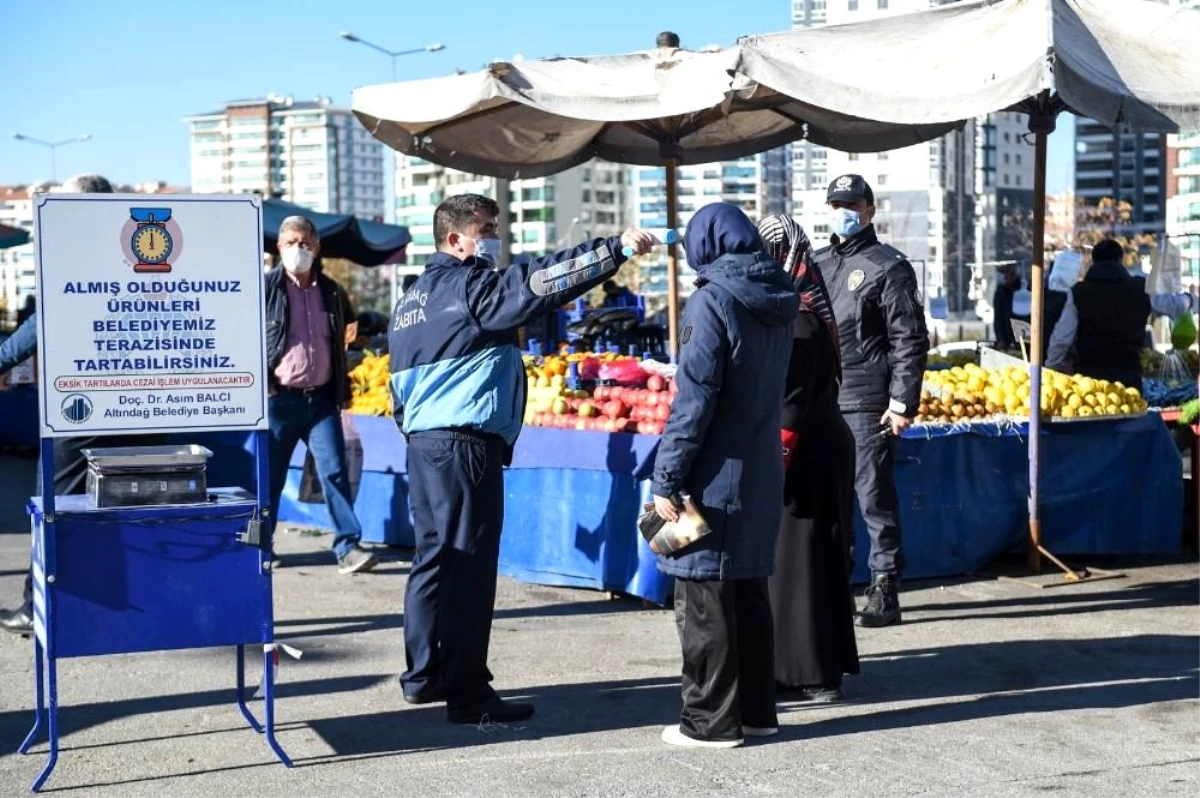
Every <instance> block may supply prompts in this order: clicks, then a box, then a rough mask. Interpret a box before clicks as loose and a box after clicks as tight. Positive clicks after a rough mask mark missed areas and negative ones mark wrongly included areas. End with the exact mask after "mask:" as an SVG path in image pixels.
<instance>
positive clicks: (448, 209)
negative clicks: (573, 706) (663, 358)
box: [389, 194, 654, 724]
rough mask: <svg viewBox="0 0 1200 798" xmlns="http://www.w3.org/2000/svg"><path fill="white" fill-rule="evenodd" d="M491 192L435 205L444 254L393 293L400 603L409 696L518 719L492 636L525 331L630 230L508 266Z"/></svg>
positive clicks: (633, 236)
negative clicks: (404, 582)
mask: <svg viewBox="0 0 1200 798" xmlns="http://www.w3.org/2000/svg"><path fill="white" fill-rule="evenodd" d="M499 212H500V209H499V207H498V206H497V204H496V203H495V201H493V200H491V199H489V198H487V197H483V196H480V195H477V194H466V195H462V196H457V197H450V198H449V199H447V200H446V201H445V202H443V203H442V204H441V205H439V206H438V208H437V211H436V212H435V213H434V219H433V225H434V237H435V240H436V241H437V247H438V251H437V253H436V254H434V255H433V257H431V258H430V259H429V263H428V264H427V265H426V267H425V271H424V273H423V274H422V275H421V276H420V278H419V279H418V280H417V282H416V283H415V284H414V285H413V286H412V287H411V288H410V289H409V290H408V292H407V293H406V294H405V295H404V296H403V297H402V298H401V299H400V301H399V302H397V303H396V308H395V310H394V311H393V313H392V324H391V333H390V335H389V348H390V352H391V371H392V377H391V386H392V396H393V400H394V402H393V404H394V415H395V419H396V423H397V424H398V425H399V426H400V429H401V431H402V432H403V433H404V435H405V437H406V439H407V441H408V486H409V504H410V506H411V508H412V513H413V524H414V530H415V534H416V554H415V555H414V557H413V562H412V568H411V570H410V571H409V577H408V588H407V592H406V594H405V603H404V643H405V657H406V660H407V666H408V670H407V671H405V672H404V673H403V674H402V675H401V676H400V683H401V686H402V687H403V688H404V697H405V699H406V700H407V701H408V702H409V703H413V704H426V703H431V702H437V701H445V702H446V704H447V712H448V716H449V720H450V722H451V723H475V724H477V723H480V722H482V721H484V720H489V721H494V722H514V721H519V720H524V719H526V718H528V717H530V716H532V715H533V706H532V705H530V704H519V703H515V702H511V701H505V700H502V699H501V698H500V697H499V696H498V695H497V694H496V693H495V691H493V690H492V688H491V686H490V685H489V684H488V683H489V682H490V681H491V679H492V674H491V673H490V672H489V671H488V668H487V652H488V640H489V638H490V635H491V627H492V610H493V605H494V603H495V598H496V566H497V560H498V559H499V554H500V530H501V524H502V522H503V518H504V476H503V471H502V468H503V466H505V465H507V464H508V463H509V462H510V461H511V457H512V448H513V444H514V443H515V442H516V439H517V435H518V433H519V432H520V431H521V420H522V417H523V415H524V411H525V385H526V383H525V369H524V364H523V362H522V360H521V352H520V350H519V349H518V346H517V328H518V327H521V326H522V325H524V324H526V323H528V322H529V321H530V320H532V319H536V318H538V317H539V316H543V315H545V314H546V313H548V312H550V311H551V310H554V309H555V308H558V307H561V306H562V305H563V304H564V303H567V302H570V301H571V300H573V299H575V298H576V297H579V296H581V295H583V294H584V293H586V292H587V291H589V290H590V289H592V288H593V287H595V286H598V285H600V284H601V283H602V282H604V281H605V280H607V279H608V278H610V277H612V276H613V275H614V274H615V273H616V271H617V268H618V266H620V265H621V263H622V262H623V261H624V259H625V258H624V256H623V254H622V249H623V248H624V247H631V248H632V249H633V251H634V252H635V253H637V254H643V253H645V252H648V251H649V250H650V247H651V246H652V245H653V243H654V239H653V237H652V236H650V235H649V234H647V233H643V232H641V231H637V230H629V231H626V233H625V234H624V235H623V236H621V237H620V238H609V239H595V240H593V241H591V242H588V243H586V244H583V245H581V246H579V247H576V248H575V249H573V250H569V251H566V252H560V253H558V254H556V255H551V256H548V257H544V258H537V259H528V260H523V261H522V262H521V263H520V264H514V265H513V266H511V267H509V268H508V269H505V270H503V271H500V270H498V269H497V268H496V266H497V262H498V260H499V254H500V239H499V238H498V236H497V232H498V224H497V219H496V217H497V215H498V214H499Z"/></svg>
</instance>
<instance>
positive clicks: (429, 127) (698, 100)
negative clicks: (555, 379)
mask: <svg viewBox="0 0 1200 798" xmlns="http://www.w3.org/2000/svg"><path fill="white" fill-rule="evenodd" d="M664 36H667V34H664ZM660 38H661V37H660ZM668 41H670V42H671V43H672V44H678V39H677V38H671V39H668ZM738 57H739V54H738V52H737V51H736V50H730V49H725V50H713V51H706V52H693V51H690V50H684V49H680V48H679V47H677V46H667V47H660V48H658V49H655V50H649V51H645V52H635V53H629V54H627V55H615V56H598V57H587V58H552V59H546V60H538V61H523V62H521V63H506V62H497V63H495V64H493V65H492V66H491V67H489V68H488V69H485V70H483V71H481V72H477V73H473V74H467V75H457V76H452V77H444V78H434V79H432V80H419V81H410V82H404V83H391V84H383V85H378V86H366V87H363V88H359V89H355V91H354V101H353V108H354V113H355V115H356V116H357V117H358V118H359V119H360V120H361V121H362V123H363V124H364V125H365V126H366V128H367V129H368V130H370V131H371V133H372V134H373V135H374V136H375V137H376V138H378V139H380V140H381V141H383V142H384V143H385V144H387V145H388V146H390V147H392V148H393V149H396V150H399V151H400V152H403V153H406V154H408V155H415V156H419V157H422V158H425V159H427V160H430V161H433V162H435V163H439V164H442V165H445V166H449V167H452V168H455V169H461V170H463V171H466V172H473V173H476V174H484V175H491V176H494V177H501V178H508V179H519V178H529V177H540V176H543V175H548V174H553V173H555V172H560V171H562V170H564V169H569V168H571V167H572V166H576V165H578V164H581V163H585V162H586V161H588V160H591V159H592V158H604V159H607V160H610V161H615V162H618V163H630V164H644V165H653V166H665V167H667V169H666V191H667V225H668V227H671V228H675V227H677V226H678V216H677V203H676V185H675V167H676V166H678V165H680V164H695V163H710V162H713V161H720V160H728V159H733V158H739V157H742V156H746V155H752V154H755V153H759V152H763V151H765V150H769V149H771V148H773V147H777V146H780V145H782V144H786V143H789V142H792V141H796V140H798V139H802V138H806V139H808V140H809V141H812V142H814V143H817V144H822V145H827V146H833V147H837V148H838V149H841V150H846V151H852V152H857V151H876V150H885V149H893V148H896V147H901V146H904V145H907V144H915V143H918V142H921V141H926V140H928V139H931V138H934V137H936V136H938V135H941V134H942V133H944V132H946V131H947V130H950V129H951V128H952V126H953V125H951V124H946V123H937V124H931V125H912V124H909V123H907V122H905V123H901V124H893V123H890V122H886V121H883V122H879V121H872V120H869V119H859V118H855V117H854V116H852V115H846V114H843V113H840V112H836V111H830V110H827V109H826V108H824V107H823V106H821V105H820V104H810V103H806V102H801V101H798V100H796V99H793V98H791V97H788V96H785V95H782V94H779V93H777V92H774V91H771V90H769V89H765V88H764V87H762V86H758V85H756V84H754V83H752V82H750V81H747V80H745V79H743V78H740V77H738V76H737V75H736V74H735V71H734V70H735V67H736V65H737V62H738ZM667 285H668V320H669V321H668V325H669V328H670V341H671V351H672V352H675V351H676V350H677V348H678V280H677V264H676V257H675V246H674V245H671V246H670V247H669V248H668V255H667Z"/></svg>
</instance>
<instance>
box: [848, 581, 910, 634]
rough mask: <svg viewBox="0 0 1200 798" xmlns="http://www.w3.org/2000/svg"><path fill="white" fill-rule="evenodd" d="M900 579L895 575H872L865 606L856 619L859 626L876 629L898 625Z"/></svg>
mask: <svg viewBox="0 0 1200 798" xmlns="http://www.w3.org/2000/svg"><path fill="white" fill-rule="evenodd" d="M899 592H900V579H899V577H897V576H896V575H895V574H872V575H871V586H870V587H868V588H867V606H866V607H865V608H863V611H862V612H860V613H859V614H858V618H857V619H856V620H857V622H858V625H859V626H864V627H866V628H868V629H876V628H879V627H881V626H894V625H896V624H898V623H900V595H899Z"/></svg>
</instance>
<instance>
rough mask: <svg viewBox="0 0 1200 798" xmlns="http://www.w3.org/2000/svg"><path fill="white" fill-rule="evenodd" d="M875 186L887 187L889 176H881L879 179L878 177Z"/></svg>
mask: <svg viewBox="0 0 1200 798" xmlns="http://www.w3.org/2000/svg"><path fill="white" fill-rule="evenodd" d="M875 184H876V185H879V186H886V185H887V175H879V177H877V178H876V179H875Z"/></svg>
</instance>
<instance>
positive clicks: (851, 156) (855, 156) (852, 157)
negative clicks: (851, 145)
mask: <svg viewBox="0 0 1200 798" xmlns="http://www.w3.org/2000/svg"><path fill="white" fill-rule="evenodd" d="M846 158H847V159H848V160H851V161H857V160H858V153H857V152H852V153H850V154H849V155H847V156H846Z"/></svg>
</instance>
